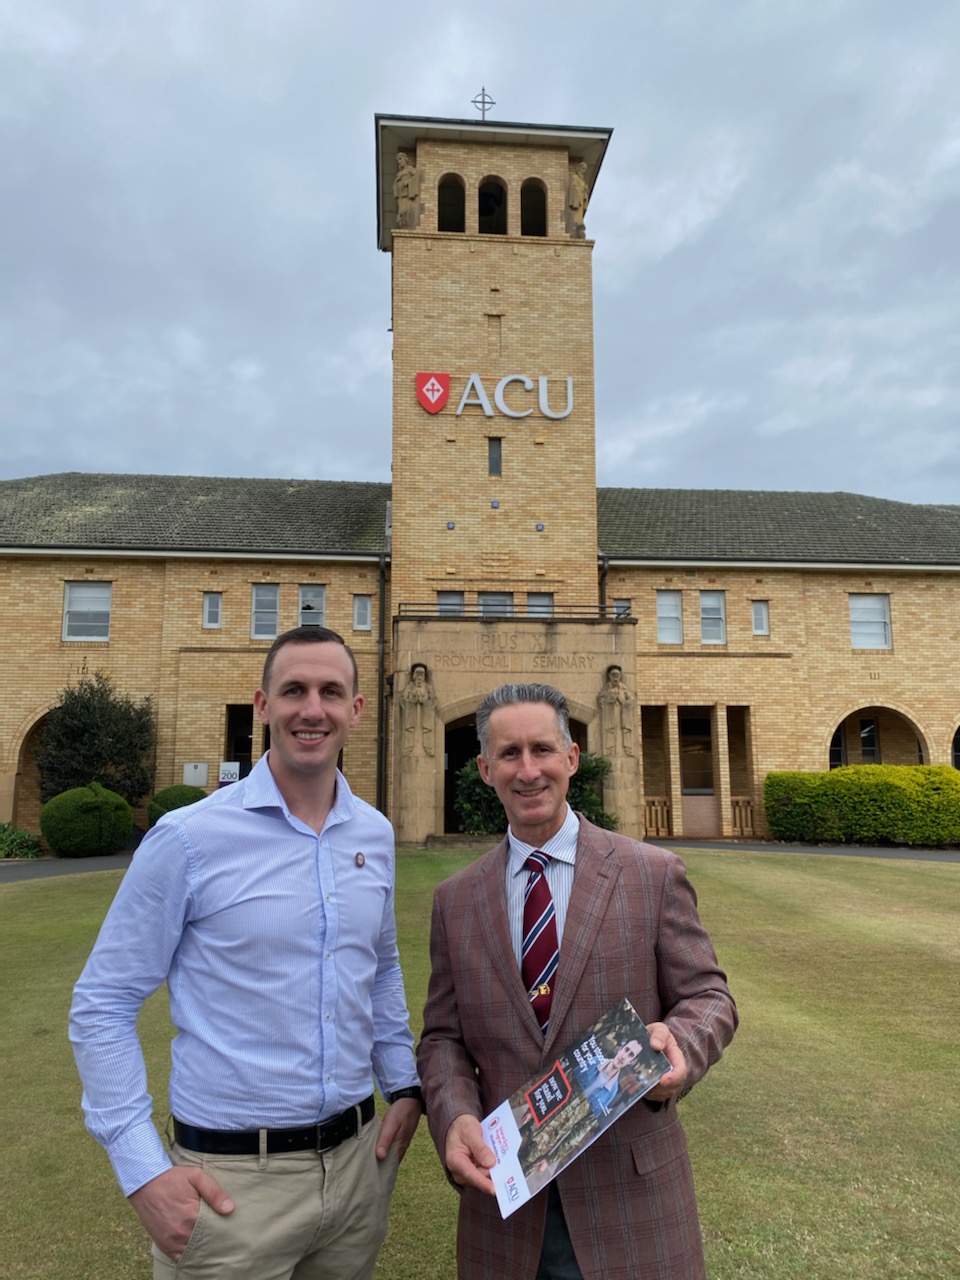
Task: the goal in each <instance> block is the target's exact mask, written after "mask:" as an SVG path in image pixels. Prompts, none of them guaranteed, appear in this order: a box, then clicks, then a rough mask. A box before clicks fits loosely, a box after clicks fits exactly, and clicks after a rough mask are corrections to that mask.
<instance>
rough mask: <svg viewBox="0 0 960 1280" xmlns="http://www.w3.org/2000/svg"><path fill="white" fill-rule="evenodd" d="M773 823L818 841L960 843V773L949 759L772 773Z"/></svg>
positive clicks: (777, 829)
mask: <svg viewBox="0 0 960 1280" xmlns="http://www.w3.org/2000/svg"><path fill="white" fill-rule="evenodd" d="M763 800H764V808H765V810H766V816H767V825H768V826H769V828H770V831H771V833H772V834H773V836H774V837H775V838H776V839H778V840H792V841H802V842H805V843H813V844H824V843H827V844H873V845H884V844H904V845H916V846H919V847H922V848H930V847H935V846H938V845H949V844H960V773H958V771H957V770H956V769H952V768H950V767H949V765H877V764H868V765H848V766H846V767H844V768H842V769H832V770H831V771H830V772H829V773H770V774H767V777H766V781H765V782H764V792H763Z"/></svg>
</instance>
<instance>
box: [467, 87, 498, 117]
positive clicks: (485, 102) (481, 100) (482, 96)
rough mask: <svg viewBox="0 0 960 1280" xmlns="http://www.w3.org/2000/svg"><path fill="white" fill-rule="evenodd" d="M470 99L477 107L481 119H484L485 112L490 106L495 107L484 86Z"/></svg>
mask: <svg viewBox="0 0 960 1280" xmlns="http://www.w3.org/2000/svg"><path fill="white" fill-rule="evenodd" d="M471 101H472V102H473V105H474V106H475V107H476V108H477V110H478V111H479V112H480V116H481V119H483V120H486V118H487V112H488V111H489V110H490V108H491V107H495V106H496V105H497V104H496V103H495V102H494V100H493V99H492V98H491V97H490V95H489V93H487V90H486V87H483V88H481V90H480V92H479V93H478V94H477V96H476V97H475V98H472V99H471Z"/></svg>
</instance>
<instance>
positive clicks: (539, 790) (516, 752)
mask: <svg viewBox="0 0 960 1280" xmlns="http://www.w3.org/2000/svg"><path fill="white" fill-rule="evenodd" d="M579 759H580V749H579V747H577V745H576V744H575V743H573V744H571V745H570V746H569V747H568V746H565V745H564V741H563V737H562V735H561V733H560V725H559V723H558V721H557V714H556V712H555V711H554V710H553V708H552V707H549V706H547V704H546V703H544V702H518V703H515V704H514V705H512V706H507V707H498V708H497V709H496V710H495V711H493V712H492V713H491V715H490V725H489V733H488V737H487V750H486V754H485V755H482V756H479V757H478V759H477V764H478V765H479V768H480V776H481V777H482V778H483V780H484V782H486V783H487V785H488V786H491V787H493V789H494V790H495V791H496V793H497V795H498V796H499V798H500V803H501V804H502V805H503V807H504V809H505V810H506V814H507V818H508V819H509V822H510V827H511V829H512V830H513V833H514V835H515V836H516V837H517V838H518V839H519V840H522V841H524V843H526V844H532V845H541V844H544V843H545V842H546V841H547V840H549V839H550V837H551V836H553V835H556V833H557V832H558V831H559V830H560V828H561V827H562V826H563V820H564V817H565V816H566V799H567V789H568V787H569V785H570V779H571V778H572V777H573V775H574V774H575V773H576V772H577V763H578V761H579Z"/></svg>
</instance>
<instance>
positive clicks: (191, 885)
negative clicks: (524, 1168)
mask: <svg viewBox="0 0 960 1280" xmlns="http://www.w3.org/2000/svg"><path fill="white" fill-rule="evenodd" d="M254 705H255V708H256V711H257V714H258V715H259V717H260V719H261V721H262V722H263V723H264V724H265V725H269V728H270V750H269V753H268V754H267V755H266V756H265V757H264V758H263V759H261V760H260V761H259V762H258V763H257V764H256V765H255V767H254V768H253V770H252V771H251V773H250V775H249V777H247V778H246V779H244V780H243V781H241V782H239V783H236V784H234V785H233V786H230V787H227V788H225V789H223V790H221V791H218V792H216V793H214V794H213V795H211V796H208V797H207V798H206V799H205V800H202V801H200V802H199V803H198V804H195V805H191V806H189V807H188V808H185V809H180V810H175V811H173V812H172V813H170V814H167V815H166V816H165V817H164V818H162V819H161V820H160V822H159V823H158V824H157V826H156V827H155V828H154V829H153V830H152V831H151V832H150V833H149V834H148V835H147V837H146V838H145V839H144V841H143V842H142V844H141V845H140V848H139V849H138V851H137V853H136V856H135V857H134V860H133V863H132V865H131V867H130V870H129V871H128V872H127V874H126V876H125V877H124V880H123V883H122V885H121V887H120V890H119V892H118V894H117V897H116V899H115V900H114V903H113V905H112V906H111V908H110V911H109V913H108V915H107V918H106V920H105V921H104V924H103V928H102V930H101V932H100V936H99V938H98V939H97V943H96V945H95V947H94V949H93V952H92V954H91V956H90V959H89V960H88V962H87V965H86V967H85V968H84V971H83V973H82V975H81V977H80V980H79V982H78V983H77V986H76V989H75V992H74V999H73V1007H72V1010H71V1017H70V1038H71V1040H72V1041H73V1045H74V1053H75V1055H76V1059H77V1066H78V1068H79V1071H80V1076H81V1079H82V1081H83V1085H84V1099H83V1106H84V1111H85V1114H86V1120H87V1127H88V1129H89V1130H90V1132H91V1133H92V1134H93V1136H94V1137H95V1138H96V1139H97V1140H98V1141H99V1142H101V1143H102V1144H103V1146H104V1147H105V1148H106V1150H107V1153H108V1155H109V1156H110V1160H111V1162H112V1164H113V1167H114V1170H115V1172H116V1174H117V1178H118V1180H119V1182H120V1185H121V1188H122V1189H123V1191H124V1194H126V1195H127V1196H128V1197H129V1199H130V1202H131V1204H132V1205H133V1207H134V1209H135V1210H136V1212H137V1213H138V1214H139V1216H140V1218H141V1220H142V1222H143V1224H144V1226H145V1227H146V1229H147V1231H148V1232H149V1234H150V1236H151V1238H152V1240H153V1242H154V1248H153V1256H154V1276H155V1277H172V1276H173V1275H174V1273H176V1274H177V1275H178V1276H185V1277H190V1276H198V1277H199V1276H201V1275H202V1276H204V1277H221V1276H222V1277H224V1278H226V1277H230V1280H242V1278H244V1277H249V1280H292V1278H295V1280H308V1278H309V1280H319V1278H320V1277H336V1280H354V1278H355V1280H364V1278H365V1277H369V1276H370V1275H372V1272H373V1266H374V1263H375V1261H376V1255H377V1252H378V1251H379V1248H380V1245H381V1244H382V1242H383V1237H384V1235H385V1234H386V1227H387V1209H388V1203H389V1197H390V1193H391V1191H392V1188H393V1182H394V1179H395V1177H396V1169H397V1165H398V1163H399V1161H400V1159H402V1157H403V1155H404V1153H405V1151H406V1149H407V1147H408V1145H409V1143H410V1140H411V1138H412V1137H413V1133H414V1131H415V1129H416V1126H417V1122H418V1120H419V1118H420V1114H421V1100H420V1099H421V1095H420V1090H419V1084H418V1080H417V1073H416V1067H415V1063H414V1058H413V1039H412V1036H411V1033H410V1029H409V1025H408V1016H407V1009H406V997H405V994H404V988H403V978H402V975H401V972H400V965H399V959H398V952H397V941H396V926H395V922H394V910H393V893H394V845H393V832H392V830H391V828H390V825H389V823H388V822H387V820H386V819H385V818H384V817H383V816H382V815H381V814H380V813H378V812H377V811H376V810H374V809H373V808H371V807H370V806H369V805H367V804H366V803H364V802H363V801H362V800H359V799H358V798H357V797H355V796H354V795H353V794H352V792H351V791H350V788H349V786H348V785H347V782H346V779H345V778H344V777H343V775H342V774H341V773H340V772H339V770H338V769H337V759H338V756H339V753H340V751H341V749H342V747H343V745H344V743H345V742H346V740H347V735H348V733H349V730H350V729H351V728H352V727H353V726H354V725H355V724H356V723H357V721H358V720H359V718H360V713H361V709H362V707H363V698H362V696H361V695H360V694H359V693H358V691H357V669H356V662H355V659H354V657H353V654H352V653H351V651H350V649H349V648H348V647H347V646H346V645H345V644H344V643H343V640H342V639H341V637H340V636H338V635H337V634H336V633H335V632H332V631H328V630H327V629H325V628H318V627H300V628H297V629H296V630H294V631H289V632H286V633H285V634H284V635H282V636H280V637H279V638H278V639H277V640H276V641H275V643H274V645H273V647H272V648H271V649H270V651H269V653H268V655H267V659H266V663H265V666H264V673H263V681H262V685H261V688H260V689H259V690H258V691H257V693H256V695H255V698H254ZM163 982H166V983H167V987H168V991H169V996H170V1011H171V1017H172V1019H173V1022H174V1025H175V1027H176V1037H175V1039H174V1041H173V1048H172V1069H171V1076H170V1110H171V1113H172V1125H173V1135H174V1139H175V1142H174V1145H173V1147H172V1150H171V1152H170V1153H168V1152H167V1150H166V1149H165V1147H164V1145H163V1143H162V1142H161V1141H160V1138H159V1137H158V1135H157V1131H156V1129H155V1127H154V1125H153V1122H152V1119H151V1110H152V1106H151V1098H150V1096H149V1094H148V1093H147V1082H146V1071H145V1067H144V1060H143V1055H142V1051H141V1048H140V1042H139V1039H138V1037H137V1032H136V1020H137V1015H138V1013H139V1010H140V1007H141V1005H142V1004H143V1002H144V1000H145V999H146V998H147V997H148V996H149V995H150V994H152V992H154V991H155V990H156V989H157V988H158V987H159V986H160V985H161V984H162V983H163ZM373 1077H375V1078H376V1081H377V1084H378V1086H379V1088H380V1091H381V1092H382V1093H383V1094H384V1096H385V1097H386V1099H387V1101H388V1102H389V1103H390V1106H389V1108H388V1110H387V1112H386V1114H385V1115H384V1118H383V1121H382V1123H381V1124H380V1125H379V1127H378V1126H377V1125H376V1124H375V1123H370V1121H371V1120H372V1118H373V1115H374V1104H373V1097H372V1092H371V1086H372V1078H373Z"/></svg>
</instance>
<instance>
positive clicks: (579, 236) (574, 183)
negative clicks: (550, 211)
mask: <svg viewBox="0 0 960 1280" xmlns="http://www.w3.org/2000/svg"><path fill="white" fill-rule="evenodd" d="M589 201H590V193H589V191H588V190H587V165H586V161H585V160H581V161H580V163H579V164H578V165H576V166H572V167H571V169H570V178H569V181H568V182H567V225H568V228H569V231H570V234H571V235H572V236H573V237H574V239H575V240H583V239H584V238H585V236H586V234H587V229H586V227H585V226H584V221H583V220H584V218H585V216H586V212H587V205H588V203H589Z"/></svg>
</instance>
